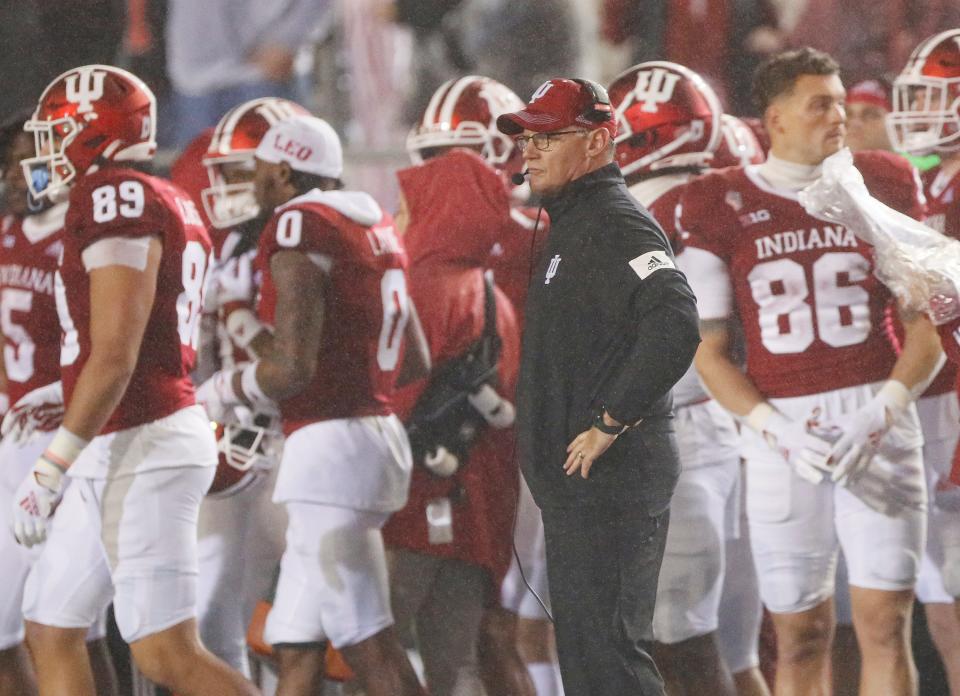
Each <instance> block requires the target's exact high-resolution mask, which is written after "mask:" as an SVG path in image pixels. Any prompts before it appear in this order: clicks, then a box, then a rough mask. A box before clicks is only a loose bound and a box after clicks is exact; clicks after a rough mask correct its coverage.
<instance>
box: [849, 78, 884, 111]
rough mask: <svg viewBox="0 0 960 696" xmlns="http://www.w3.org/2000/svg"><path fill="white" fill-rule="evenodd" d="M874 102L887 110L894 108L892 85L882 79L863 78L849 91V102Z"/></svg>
mask: <svg viewBox="0 0 960 696" xmlns="http://www.w3.org/2000/svg"><path fill="white" fill-rule="evenodd" d="M858 102H859V103H861V104H873V105H874V106H879V107H880V108H881V109H884V110H886V111H892V110H893V104H892V103H891V100H890V87H889V86H887V85H886V84H885V83H883V82H881V81H880V80H863V81H862V82H858V83H857V84H855V85H854V86H853V87H851V88H850V89H849V90H848V91H847V104H856V103H858Z"/></svg>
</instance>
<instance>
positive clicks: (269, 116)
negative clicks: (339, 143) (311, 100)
mask: <svg viewBox="0 0 960 696" xmlns="http://www.w3.org/2000/svg"><path fill="white" fill-rule="evenodd" d="M309 113H310V112H309V111H307V110H306V109H305V108H303V107H302V106H300V105H299V104H297V103H296V102H292V101H289V100H288V99H279V98H277V97H263V98H261V99H254V100H252V101H248V102H245V103H243V104H241V105H240V106H235V107H234V108H232V109H230V111H228V112H227V113H226V114H224V115H223V118H221V119H220V123H218V124H217V127H216V128H215V129H214V131H213V137H212V139H211V140H210V147H209V148H208V149H207V154H206V155H205V156H204V158H203V164H204V166H205V167H206V168H207V176H208V177H209V179H210V186H209V187H208V188H205V189H203V191H202V192H201V194H200V200H201V201H203V208H204V210H205V211H206V213H207V217H208V218H209V219H210V222H211V223H212V224H213V226H214V227H217V228H218V229H228V228H230V227H234V226H236V225H238V224H240V223H241V222H245V221H247V220H252V219H253V218H255V217H256V216H257V214H258V213H259V207H258V206H257V201H256V199H255V198H254V195H253V180H252V177H251V178H250V180H249V181H234V182H231V181H230V170H231V169H232V168H236V169H241V170H246V171H248V172H250V173H251V174H252V172H253V167H254V157H253V155H254V152H255V151H256V149H257V145H259V144H260V140H261V139H262V138H263V136H264V135H265V134H266V132H267V131H268V130H270V127H271V126H273V125H274V124H275V123H279V122H280V121H285V120H286V119H288V118H291V117H293V116H297V115H300V114H305V115H309ZM241 178H247V177H241Z"/></svg>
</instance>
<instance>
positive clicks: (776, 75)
mask: <svg viewBox="0 0 960 696" xmlns="http://www.w3.org/2000/svg"><path fill="white" fill-rule="evenodd" d="M838 72H839V68H838V66H837V64H836V63H835V62H834V61H833V59H832V58H830V57H829V56H827V55H826V54H824V53H820V52H818V51H815V50H813V49H809V48H805V49H801V50H798V51H792V52H788V53H784V54H780V55H778V56H775V57H774V58H772V59H770V60H769V61H768V62H766V63H764V64H763V65H762V66H761V67H760V68H759V69H758V71H757V74H756V76H755V82H754V84H755V90H754V91H755V95H756V99H757V102H758V107H759V108H760V111H761V112H762V113H763V116H764V121H765V125H766V127H767V131H768V132H769V135H770V138H771V150H770V152H769V154H768V158H767V160H766V162H764V163H763V164H761V165H757V166H748V167H742V168H732V169H726V170H721V171H718V172H713V173H708V174H706V175H704V176H703V177H701V178H700V179H697V180H696V181H694V182H692V183H690V184H689V185H688V186H687V187H686V188H685V190H684V192H683V195H682V197H681V200H680V208H679V210H680V213H679V223H678V224H679V226H680V227H681V229H682V230H683V233H684V234H686V235H689V236H688V237H687V238H686V239H685V244H686V245H687V248H686V250H685V251H684V254H683V258H684V262H683V264H682V266H683V267H684V268H685V270H686V272H687V274H688V277H689V278H691V281H692V284H693V286H694V289H695V291H696V293H697V297H698V308H699V311H700V316H701V320H702V324H701V333H702V335H703V343H702V344H701V347H700V349H699V351H698V353H697V358H696V365H697V369H698V371H699V373H700V376H701V378H702V379H703V381H704V383H705V385H706V387H707V388H708V389H709V391H710V393H711V394H713V395H714V397H715V398H716V399H717V400H718V401H719V403H720V404H721V405H723V406H724V407H725V408H727V409H728V410H730V411H731V412H732V413H734V414H735V415H736V416H738V417H739V418H741V419H742V422H743V423H744V424H745V425H746V426H747V427H745V428H743V429H742V431H741V436H742V438H743V448H744V454H745V458H746V472H747V475H746V483H747V512H748V516H749V522H750V536H751V543H752V545H753V551H754V558H755V561H756V564H757V570H758V577H759V581H760V591H761V597H762V598H763V601H764V603H765V604H766V606H767V608H768V609H769V610H770V611H771V612H772V614H773V621H774V625H775V628H776V631H777V639H778V653H779V654H778V668H777V690H778V692H780V691H782V692H783V693H819V692H820V689H822V688H823V686H822V685H823V680H824V678H825V676H826V669H827V666H828V664H829V659H828V658H829V647H830V637H831V630H832V624H833V607H832V595H833V584H834V568H835V564H836V558H837V547H838V542H839V545H840V546H842V548H843V551H844V556H845V558H846V561H847V565H848V570H849V577H850V584H851V600H852V606H853V619H854V624H855V626H856V630H857V636H858V639H859V641H860V646H861V651H862V653H863V670H862V673H861V682H860V688H861V693H864V694H887V693H897V694H910V693H916V688H917V687H916V672H915V668H914V666H913V661H912V657H911V654H910V641H909V626H910V612H911V607H912V601H913V586H914V583H915V581H916V576H917V571H918V565H919V558H920V556H921V550H922V548H923V541H924V532H925V526H926V524H925V523H926V517H925V504H926V489H925V487H924V485H923V465H922V454H921V445H922V436H921V434H920V429H919V422H918V418H917V413H916V407H915V405H914V404H913V400H914V393H913V392H912V391H911V390H913V389H914V388H916V387H918V386H920V385H922V384H923V383H924V382H925V381H926V380H927V379H928V378H929V376H930V374H931V373H932V371H933V369H934V368H935V366H936V365H937V362H938V361H939V359H940V348H939V344H938V342H937V337H936V333H935V331H934V329H933V326H932V324H931V323H930V322H929V320H928V319H927V318H926V317H925V316H905V317H904V318H903V321H904V326H905V340H904V346H903V351H902V353H901V354H900V356H899V357H896V356H895V355H894V353H893V352H892V351H891V350H890V349H889V347H888V346H887V344H886V338H885V336H884V331H883V312H884V308H885V306H886V305H887V304H888V302H889V301H890V295H889V292H888V291H887V290H886V289H885V288H884V287H883V286H882V285H880V283H879V281H877V280H876V279H875V278H874V277H873V276H872V274H871V271H872V267H873V258H872V254H871V250H870V248H869V247H868V246H867V245H865V244H863V243H861V242H859V241H858V240H857V238H856V237H855V236H854V234H853V232H852V231H851V230H848V229H845V228H844V227H842V226H837V225H830V224H827V223H825V222H824V221H822V220H818V219H816V218H812V217H811V216H809V215H808V214H807V213H806V212H805V211H804V209H803V208H802V207H801V205H800V204H799V202H798V201H797V192H798V191H799V190H800V189H803V188H805V187H806V186H807V185H809V184H810V183H812V182H814V181H816V180H817V179H818V178H819V175H820V164H821V162H822V161H823V160H824V159H825V158H826V157H827V156H829V155H831V154H833V153H835V152H837V151H838V150H840V149H841V148H842V147H843V144H844V135H845V118H846V117H845V112H844V97H845V91H844V88H843V84H842V83H841V81H840V78H839V75H838ZM857 164H858V166H859V168H860V170H861V172H862V173H863V174H864V177H865V179H866V180H867V185H868V187H869V188H870V189H871V190H872V192H873V194H874V195H875V196H877V197H878V198H881V199H882V200H884V201H885V202H887V203H888V205H891V206H892V207H895V208H897V209H899V210H901V211H905V212H908V213H910V214H911V215H912V216H914V217H917V218H919V217H921V216H922V214H923V206H922V203H923V200H922V193H921V192H920V191H919V190H918V187H917V186H916V183H915V177H914V175H913V170H912V168H911V167H909V165H908V164H907V163H906V162H904V161H903V159H902V158H899V157H897V156H896V155H892V154H889V153H870V154H868V155H867V154H861V155H858V157H857ZM731 320H733V321H735V322H736V328H738V329H740V330H742V332H743V336H744V341H745V347H746V372H745V373H744V372H743V371H741V369H740V367H739V365H738V364H737V363H736V362H735V361H734V360H733V359H731V356H730V354H729V347H730V344H731V336H732V331H733V327H732V326H731V324H730V322H731Z"/></svg>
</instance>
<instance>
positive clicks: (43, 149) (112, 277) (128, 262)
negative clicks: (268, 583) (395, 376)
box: [13, 65, 257, 695]
mask: <svg viewBox="0 0 960 696" xmlns="http://www.w3.org/2000/svg"><path fill="white" fill-rule="evenodd" d="M25 129H26V130H27V131H28V132H31V133H33V135H34V138H35V153H36V154H35V156H34V157H32V158H29V159H27V160H24V161H23V163H22V164H23V169H24V173H25V175H26V177H27V182H28V184H29V186H30V188H31V193H32V194H33V195H34V196H36V197H44V198H47V199H49V200H51V201H57V200H63V199H68V200H69V208H68V210H67V216H66V222H65V226H64V233H63V248H62V250H61V252H60V257H61V261H60V267H59V270H58V272H57V274H56V278H55V281H54V289H55V296H56V304H57V311H58V314H59V316H60V326H61V345H60V365H61V375H62V381H63V396H64V403H65V404H66V410H65V413H64V416H63V424H62V425H61V426H60V427H59V429H58V430H57V431H56V433H55V434H54V436H53V438H52V439H51V440H50V442H49V443H48V444H47V446H46V447H45V449H44V450H43V452H42V453H41V454H40V456H39V457H38V458H37V461H36V463H35V464H34V466H33V469H32V470H31V471H30V472H29V474H28V475H27V476H26V478H25V479H24V480H23V482H22V483H21V484H20V487H19V489H18V490H17V493H16V496H15V503H14V505H15V506H14V515H13V517H14V531H15V534H16V537H17V540H18V541H20V543H22V544H24V545H27V546H31V545H34V544H37V543H40V542H42V541H43V540H44V539H45V538H46V539H47V541H46V544H45V545H44V547H43V549H42V550H41V552H40V556H39V558H38V560H37V561H36V563H35V565H34V566H33V568H32V570H31V572H30V575H29V577H28V580H27V587H26V591H25V597H24V616H25V617H26V619H27V627H26V636H27V643H28V645H29V648H30V652H31V655H32V657H33V660H34V664H35V666H36V672H37V678H38V683H39V687H40V693H41V694H62V693H70V694H81V695H87V694H90V695H92V694H93V693H94V684H93V680H92V678H91V675H90V669H89V667H88V665H87V661H86V651H85V649H84V645H83V639H84V634H85V633H86V631H87V630H88V628H89V627H90V625H92V624H93V623H94V621H95V620H96V618H97V617H98V616H99V614H100V612H101V611H103V609H104V608H105V607H106V605H107V604H108V603H109V602H110V601H111V599H112V600H113V606H114V612H115V616H116V620H117V625H118V627H119V629H120V633H121V635H122V636H123V638H124V639H125V640H126V641H127V642H128V643H129V644H130V651H131V655H132V657H133V660H134V661H135V663H136V665H137V667H138V668H139V670H140V672H141V673H143V674H144V675H145V676H146V677H147V678H149V679H150V680H151V681H153V682H155V683H157V684H162V685H164V686H166V687H168V688H170V689H172V690H175V691H176V692H178V693H179V694H183V695H189V694H209V693H222V694H255V693H257V692H256V689H254V688H253V686H252V685H251V684H250V683H249V682H248V681H246V680H245V679H244V678H243V677H242V676H241V675H240V674H239V673H238V672H235V671H234V670H232V669H230V668H229V667H228V666H227V665H226V664H224V663H223V662H221V661H220V660H218V659H217V658H215V657H214V656H213V655H212V654H210V653H209V652H208V651H207V650H206V649H205V648H204V647H203V645H202V644H201V643H200V641H199V639H198V636H197V627H196V620H195V618H194V616H195V601H196V572H197V560H196V553H197V546H196V534H197V527H196V526H197V514H198V511H199V507H200V502H201V500H202V499H203V495H204V493H205V492H206V489H207V488H208V487H209V485H210V481H211V479H212V477H213V472H214V469H213V466H214V464H215V463H216V444H215V442H214V439H213V434H212V433H211V431H210V424H209V421H208V419H207V418H206V416H205V414H204V412H203V409H202V408H201V407H199V406H197V405H196V403H195V398H194V389H193V385H192V383H191V381H190V377H189V372H190V370H191V368H192V366H193V360H194V353H195V346H196V340H197V321H198V319H199V315H200V308H201V306H202V302H203V291H204V281H205V277H206V271H207V266H208V259H209V256H210V241H209V238H208V236H207V233H206V229H205V228H204V226H203V224H202V221H201V220H200V217H199V214H198V213H197V211H196V208H195V206H194V204H193V202H192V201H191V200H190V199H189V198H188V197H187V195H186V194H184V193H183V192H182V191H180V190H179V189H178V188H176V187H175V186H173V185H172V184H170V183H169V182H167V181H164V180H162V179H158V178H155V177H152V176H148V175H146V174H143V173H141V172H140V171H138V170H135V169H133V168H131V167H128V166H126V164H125V163H127V162H142V161H148V160H149V159H151V158H152V156H153V153H154V151H155V149H156V143H155V138H154V135H155V132H156V100H155V98H154V96H153V93H152V92H151V91H150V89H149V88H148V87H147V86H146V85H145V84H144V83H143V82H142V81H141V80H140V79H138V78H137V77H136V76H134V75H132V74H130V73H128V72H126V71H124V70H120V69H118V68H114V67H110V66H103V65H88V66H83V67H80V68H75V69H73V70H69V71H67V72H66V73H64V74H63V75H61V76H60V77H58V78H56V79H55V80H54V81H53V82H52V83H50V85H49V86H48V87H47V89H46V90H45V91H44V93H43V95H42V96H41V97H40V101H39V104H38V105H37V108H36V111H35V112H34V114H33V116H32V118H31V119H30V120H29V121H27V123H26V125H25ZM41 185H42V188H41ZM67 475H69V476H70V478H71V484H70V486H67V487H65V486H64V484H65V476H67ZM54 513H56V514H54Z"/></svg>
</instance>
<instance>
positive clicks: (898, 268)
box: [800, 148, 960, 325]
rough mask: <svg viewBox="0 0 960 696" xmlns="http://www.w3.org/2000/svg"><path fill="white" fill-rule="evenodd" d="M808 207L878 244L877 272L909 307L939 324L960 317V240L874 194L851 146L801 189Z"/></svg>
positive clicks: (817, 215)
mask: <svg viewBox="0 0 960 696" xmlns="http://www.w3.org/2000/svg"><path fill="white" fill-rule="evenodd" d="M800 203H801V205H803V207H804V208H805V209H806V211H807V213H809V214H810V215H814V216H816V217H819V218H822V219H826V220H830V221H831V222H835V223H839V224H841V225H843V226H844V227H846V228H847V229H849V230H851V231H852V232H853V233H854V234H855V235H856V236H857V237H859V238H860V239H862V240H863V241H865V242H867V243H868V244H871V245H872V246H873V247H874V249H875V250H876V254H875V256H876V269H875V273H876V275H877V277H878V278H879V279H880V281H881V282H882V283H883V284H884V285H886V286H887V288H889V289H890V292H892V293H893V295H894V296H895V297H896V298H897V299H899V300H900V301H901V302H902V303H903V304H904V305H905V306H906V307H907V308H909V309H914V310H919V311H922V312H926V313H927V314H928V315H929V316H930V319H931V320H932V321H933V322H934V323H935V324H938V325H939V324H945V323H947V322H949V321H953V320H954V319H956V318H957V317H960V242H958V241H957V240H954V239H950V238H949V237H946V236H944V235H942V234H940V233H939V232H937V231H936V230H934V229H931V228H930V227H927V226H926V225H924V224H923V223H920V222H917V221H916V220H914V219H913V218H911V217H909V216H907V215H904V214H902V213H899V212H897V211H896V210H894V209H893V208H890V207H888V206H886V205H884V204H883V203H881V202H880V201H878V200H877V199H876V198H873V197H872V196H871V195H870V193H869V192H868V191H867V187H866V186H865V185H864V183H863V176H861V174H860V172H859V171H857V168H856V167H855V166H854V165H853V156H852V155H851V154H850V151H849V150H848V149H846V148H845V149H843V150H841V151H840V152H838V153H836V154H834V155H831V156H830V157H828V158H827V159H826V160H824V162H823V175H822V176H821V177H820V178H819V179H818V180H817V181H815V182H814V183H812V184H810V186H808V187H807V188H805V189H804V190H803V191H801V192H800Z"/></svg>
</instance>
